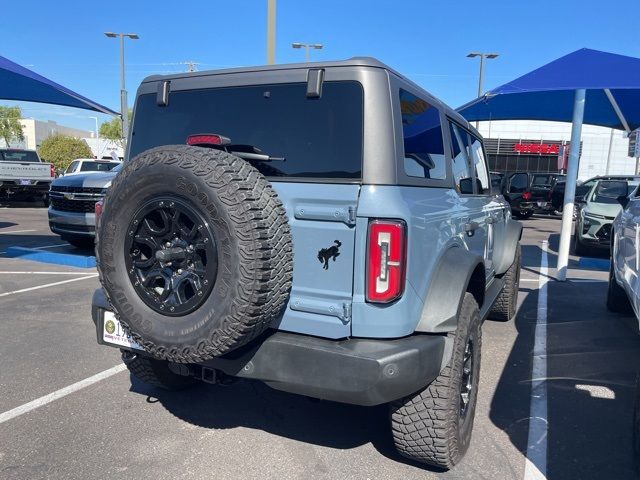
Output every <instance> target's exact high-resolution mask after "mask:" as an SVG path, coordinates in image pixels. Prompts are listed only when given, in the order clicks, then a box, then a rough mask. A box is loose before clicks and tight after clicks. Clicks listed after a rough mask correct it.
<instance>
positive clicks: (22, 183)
mask: <svg viewBox="0 0 640 480" xmlns="http://www.w3.org/2000/svg"><path fill="white" fill-rule="evenodd" d="M20 185H31V180H20Z"/></svg>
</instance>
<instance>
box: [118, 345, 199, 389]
mask: <svg viewBox="0 0 640 480" xmlns="http://www.w3.org/2000/svg"><path fill="white" fill-rule="evenodd" d="M122 361H123V362H124V364H125V365H126V366H127V368H128V369H129V371H130V372H131V373H132V374H133V376H134V377H136V378H137V379H138V380H141V381H143V382H144V383H146V384H148V385H152V386H154V387H159V388H163V389H164V390H183V389H185V388H189V387H191V386H192V385H194V384H195V383H196V382H197V380H195V379H194V378H192V377H186V376H183V375H178V374H176V373H173V372H172V371H171V370H170V369H169V362H166V361H164V360H156V359H154V358H149V357H142V356H140V355H136V354H135V353H131V352H128V351H123V352H122Z"/></svg>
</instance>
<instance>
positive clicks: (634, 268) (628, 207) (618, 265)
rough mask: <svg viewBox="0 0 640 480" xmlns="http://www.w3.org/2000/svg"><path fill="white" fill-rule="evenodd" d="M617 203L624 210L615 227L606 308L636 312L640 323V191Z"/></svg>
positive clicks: (612, 233) (613, 229)
mask: <svg viewBox="0 0 640 480" xmlns="http://www.w3.org/2000/svg"><path fill="white" fill-rule="evenodd" d="M618 201H619V202H620V203H621V204H622V211H621V212H620V213H619V214H618V216H617V217H616V218H615V220H614V221H613V224H612V232H611V239H612V245H611V266H610V268H609V288H608V290H607V308H608V309H609V310H611V311H613V312H620V313H625V312H628V313H630V312H631V311H633V312H634V313H635V314H636V317H637V318H638V320H639V321H640V188H636V189H635V190H634V191H633V192H632V193H631V194H630V195H629V196H627V197H624V196H621V197H619V198H618Z"/></svg>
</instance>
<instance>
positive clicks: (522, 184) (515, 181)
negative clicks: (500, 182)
mask: <svg viewBox="0 0 640 480" xmlns="http://www.w3.org/2000/svg"><path fill="white" fill-rule="evenodd" d="M527 188H529V176H528V175H527V174H526V173H515V174H513V175H512V176H511V178H510V179H509V192H510V193H523V192H525V191H526V190H527Z"/></svg>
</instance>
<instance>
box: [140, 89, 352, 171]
mask: <svg viewBox="0 0 640 480" xmlns="http://www.w3.org/2000/svg"><path fill="white" fill-rule="evenodd" d="M306 91H307V84H306V83H291V84H277V85H260V86H249V87H228V88H215V89H203V90H184V91H174V92H171V94H170V96H169V104H168V105H167V106H166V107H159V106H157V105H156V95H155V94H147V95H141V96H140V97H138V100H137V104H136V111H135V119H134V125H133V130H132V137H131V147H130V152H129V154H130V157H131V158H133V157H134V156H135V155H137V154H139V153H141V152H143V151H145V150H147V149H149V148H152V147H156V146H161V145H171V144H183V145H184V144H185V142H186V139H187V137H188V136H189V135H194V134H201V133H211V134H218V135H223V136H225V137H228V138H230V139H231V145H230V146H229V148H230V149H233V146H234V145H236V146H238V148H243V149H247V148H250V149H251V150H249V151H256V150H258V151H260V152H262V153H264V154H267V155H270V156H272V157H284V159H285V160H284V161H270V162H265V161H251V163H252V165H254V166H255V167H256V168H257V169H258V170H260V171H261V172H262V173H263V174H264V175H266V176H268V177H292V178H300V179H345V180H347V181H350V180H355V179H360V178H361V176H362V136H363V90H362V86H361V85H360V84H359V83H358V82H353V81H344V82H324V84H323V86H322V96H321V97H320V98H307V96H306Z"/></svg>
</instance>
